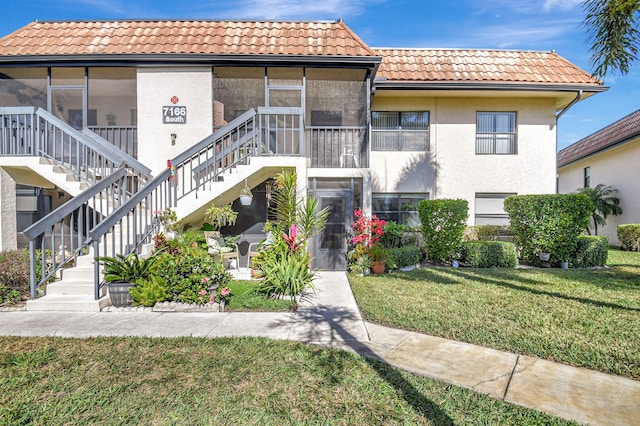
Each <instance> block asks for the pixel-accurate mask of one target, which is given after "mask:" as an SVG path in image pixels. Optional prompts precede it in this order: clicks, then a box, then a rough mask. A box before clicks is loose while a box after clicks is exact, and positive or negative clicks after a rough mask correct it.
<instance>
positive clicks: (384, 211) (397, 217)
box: [371, 192, 429, 225]
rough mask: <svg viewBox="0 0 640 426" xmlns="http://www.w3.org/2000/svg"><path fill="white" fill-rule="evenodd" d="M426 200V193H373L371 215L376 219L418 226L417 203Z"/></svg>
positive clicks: (427, 195)
mask: <svg viewBox="0 0 640 426" xmlns="http://www.w3.org/2000/svg"><path fill="white" fill-rule="evenodd" d="M428 199H429V194H428V193H397V192H394V193H382V192H378V193H373V194H372V196H371V200H372V213H373V214H375V215H376V216H378V219H384V220H386V221H390V220H392V221H394V222H396V223H403V224H405V225H419V224H420V216H419V215H418V203H419V202H420V201H422V200H428Z"/></svg>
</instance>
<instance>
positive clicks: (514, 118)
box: [0, 21, 605, 269]
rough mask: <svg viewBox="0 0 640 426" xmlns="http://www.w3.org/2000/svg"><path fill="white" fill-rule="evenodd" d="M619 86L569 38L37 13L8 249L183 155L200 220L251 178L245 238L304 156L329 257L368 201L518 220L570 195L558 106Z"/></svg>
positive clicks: (4, 44) (302, 167)
mask: <svg viewBox="0 0 640 426" xmlns="http://www.w3.org/2000/svg"><path fill="white" fill-rule="evenodd" d="M603 90H605V88H604V87H602V85H601V82H600V81H598V80H596V79H595V78H593V77H591V76H590V75H589V74H588V73H586V72H584V71H582V70H580V69H579V68H577V67H576V66H574V65H573V64H571V63H569V62H568V61H567V60H565V59H563V58H562V57H561V56H559V55H558V54H557V53H554V52H532V51H500V50H465V49H459V50H458V49H403V48H372V47H369V46H368V45H367V44H366V43H365V42H363V41H362V40H361V39H360V38H359V37H358V36H357V35H356V34H354V33H353V31H351V30H350V29H349V28H348V27H347V26H346V25H345V24H344V22H342V21H321V22H289V21H287V22H280V21H260V22H257V21H256V22H247V21H91V22H37V21H36V22H33V23H31V24H29V25H27V26H25V27H23V28H21V29H19V30H17V31H16V32H14V33H12V34H9V35H7V36H5V37H3V38H2V39H0V120H1V121H0V138H2V151H1V152H0V167H1V168H2V169H3V172H2V173H1V175H2V178H1V179H2V188H3V191H2V193H1V194H0V197H1V199H0V202H1V203H2V205H3V210H2V217H1V220H0V229H1V232H2V238H1V241H2V248H10V247H15V246H16V244H17V241H18V236H19V235H21V234H20V231H22V230H23V229H24V228H25V227H27V226H28V225H30V224H31V223H32V222H34V221H35V220H36V219H38V218H40V217H42V216H43V215H44V214H47V213H49V212H50V211H54V210H55V209H56V207H58V206H60V205H61V204H62V202H63V201H66V200H68V199H70V198H72V197H78V196H79V194H81V193H82V191H85V190H86V188H87V187H91V186H92V185H97V183H98V182H100V181H104V180H105V177H106V176H108V175H109V173H111V172H109V171H105V170H107V169H109V170H115V169H116V168H117V167H118V166H119V165H120V164H121V163H123V164H125V166H126V167H128V168H129V170H132V169H135V170H136V173H139V174H140V175H141V176H142V175H144V181H146V182H149V181H154V180H152V179H153V177H155V178H156V179H157V178H158V177H163V176H165V175H163V173H166V171H167V170H168V169H167V167H168V166H170V170H171V173H170V174H167V175H166V176H167V177H166V179H165V181H170V182H171V185H172V186H171V190H170V191H169V192H170V194H171V195H170V196H167V197H168V198H167V199H170V204H171V205H172V206H174V207H175V208H176V210H177V211H178V214H179V216H180V217H181V218H183V219H184V220H185V221H187V222H193V223H198V222H201V221H202V219H203V212H204V210H205V209H206V207H207V205H209V204H210V203H211V202H212V201H216V202H221V203H222V202H232V201H234V200H236V199H237V197H238V195H239V192H240V190H241V189H242V188H243V186H244V185H245V184H246V185H247V186H248V187H249V188H251V190H252V192H253V195H254V198H253V202H252V205H251V207H243V206H241V205H240V204H239V203H238V202H237V201H235V204H234V206H235V208H237V210H238V211H239V212H240V217H239V221H238V223H237V224H236V226H235V227H234V228H231V229H229V230H227V231H228V232H233V233H236V234H240V235H241V236H242V239H241V241H242V242H244V245H243V244H241V251H242V250H244V251H246V246H247V245H248V244H247V243H249V242H251V241H256V240H257V239H259V238H260V235H259V234H260V232H261V229H262V225H263V224H264V222H265V221H266V220H267V205H268V202H269V196H270V185H271V184H270V178H271V177H273V176H274V174H275V173H277V172H279V171H280V170H282V168H283V167H287V168H293V169H295V170H296V171H297V175H298V186H299V189H300V190H301V191H302V192H303V193H306V194H309V195H312V196H315V197H317V198H319V199H320V202H321V205H322V206H330V207H331V208H332V214H331V215H330V220H329V223H328V225H327V228H326V229H325V232H324V233H323V234H322V235H321V236H320V237H318V238H317V239H316V240H317V241H315V243H314V245H313V247H312V250H313V252H314V253H313V254H314V257H315V263H316V266H318V267H322V268H326V269H343V268H345V267H346V265H345V257H344V252H345V249H346V242H345V232H346V230H347V229H348V226H349V224H350V223H351V221H352V220H353V210H354V209H355V208H358V207H362V208H364V210H365V211H366V212H368V213H375V214H377V215H378V216H381V217H383V218H385V219H389V220H395V221H398V222H410V221H414V222H415V221H416V220H417V214H416V205H417V202H418V201H420V200H422V199H428V198H462V199H465V200H467V201H468V202H469V207H470V217H469V224H470V225H473V224H488V223H504V221H506V215H505V213H504V210H503V208H502V202H503V200H504V198H505V197H506V196H509V195H512V194H532V193H553V192H555V189H556V179H555V171H556V168H555V164H556V162H555V159H556V126H557V125H558V118H559V117H560V115H561V114H562V113H563V112H564V111H566V110H567V109H568V108H570V107H571V105H573V104H574V103H575V102H578V101H581V100H583V99H585V98H586V97H589V96H591V95H593V94H595V93H597V92H600V91H603ZM69 141H71V142H70V143H68V142H69ZM105 144H107V145H109V146H107V147H106V146H105ZM93 158H105V159H107V160H108V161H107V160H105V161H107V163H108V164H109V165H108V166H105V165H103V164H102V163H101V166H100V167H101V168H100V171H99V172H98V171H96V167H97V166H96V167H94V166H90V164H89V163H88V160H89V159H93ZM43 159H44V161H43ZM91 164H93V163H91ZM52 167H53V169H52ZM136 179H137V180H136V182H142V181H143V179H142V178H140V177H136ZM83 184H84V185H83ZM16 185H17V186H16ZM74 185H75V186H74ZM158 185H160V184H159V183H158ZM133 188H134V191H133V192H135V190H138V189H140V187H138V186H134V187H133ZM167 193H168V192H167ZM145 196H146V195H145ZM158 199H159V200H160V199H161V198H160V197H159V198H158ZM154 203H155V204H154V205H158V204H157V202H155V201H154ZM90 209H91V210H92V211H96V210H98V211H100V210H99V208H97V207H90ZM97 216H100V217H94V218H93V219H92V225H93V224H95V223H96V222H98V221H100V220H101V218H103V217H110V213H109V212H106V213H101V214H100V215H97ZM16 218H18V219H19V220H18V221H16ZM141 226H142V225H141ZM75 228H78V227H77V226H76V227H75ZM80 228H82V229H85V228H90V226H86V223H85V225H83V226H81V227H80ZM77 232H80V231H77ZM86 232H87V235H88V236H89V237H88V238H89V239H91V238H94V237H91V235H93V234H92V233H91V232H88V230H87V231H86ZM80 233H81V232H80ZM28 239H29V238H26V239H25V241H26V240H28ZM94 239H95V238H94ZM78 240H81V239H80V238H78ZM50 246H54V244H50Z"/></svg>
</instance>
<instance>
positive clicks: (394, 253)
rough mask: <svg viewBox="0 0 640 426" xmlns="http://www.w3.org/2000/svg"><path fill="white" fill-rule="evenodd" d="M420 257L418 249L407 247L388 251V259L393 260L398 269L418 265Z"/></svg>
mask: <svg viewBox="0 0 640 426" xmlns="http://www.w3.org/2000/svg"><path fill="white" fill-rule="evenodd" d="M420 255H421V252H420V248H418V247H417V246H412V245H408V246H404V247H396V248H392V249H390V254H389V257H392V258H393V260H394V261H395V264H396V266H397V267H398V268H402V267H404V266H411V265H417V264H418V263H420Z"/></svg>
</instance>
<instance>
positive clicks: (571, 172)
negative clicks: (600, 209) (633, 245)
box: [558, 139, 640, 245]
mask: <svg viewBox="0 0 640 426" xmlns="http://www.w3.org/2000/svg"><path fill="white" fill-rule="evenodd" d="M585 167H589V168H590V174H591V179H590V181H591V184H590V186H591V187H592V188H594V187H595V186H596V185H598V184H599V183H602V184H604V185H609V186H612V187H613V188H615V189H617V190H618V193H617V194H615V195H616V196H617V197H618V198H619V199H620V207H621V208H622V214H621V215H619V216H609V217H607V224H606V226H604V228H598V235H605V236H607V237H609V244H611V245H619V244H620V241H619V240H618V235H617V227H618V225H621V224H625V223H640V139H636V140H634V141H631V142H627V143H625V144H623V145H620V146H618V147H615V148H612V149H609V150H606V151H603V152H601V153H598V154H594V155H591V156H589V157H587V158H584V159H582V160H579V161H576V162H575V163H571V164H569V165H567V166H564V167H561V168H560V169H558V192H560V193H562V194H567V193H570V192H574V191H575V190H576V189H578V188H582V187H583V185H584V168H585Z"/></svg>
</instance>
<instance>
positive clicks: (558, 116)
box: [556, 89, 582, 194]
mask: <svg viewBox="0 0 640 426" xmlns="http://www.w3.org/2000/svg"><path fill="white" fill-rule="evenodd" d="M581 97H582V89H580V90H578V94H577V95H576V97H575V98H574V99H573V100H572V101H571V102H569V105H567V106H566V107H564V109H563V110H562V111H560V112H559V113H558V114H556V158H558V155H557V152H558V120H559V119H560V117H562V116H563V115H564V113H565V112H567V111H569V108H571V107H572V106H574V105H575V104H576V103H577V102H578V101H579V100H580V98H581ZM559 189H560V176H559V175H558V165H557V162H556V194H557V193H558V190H559Z"/></svg>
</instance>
